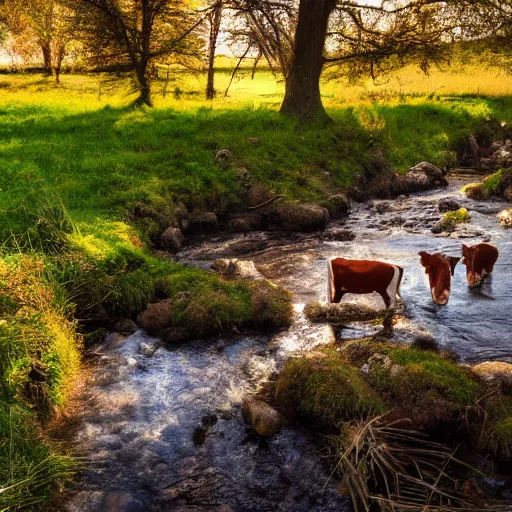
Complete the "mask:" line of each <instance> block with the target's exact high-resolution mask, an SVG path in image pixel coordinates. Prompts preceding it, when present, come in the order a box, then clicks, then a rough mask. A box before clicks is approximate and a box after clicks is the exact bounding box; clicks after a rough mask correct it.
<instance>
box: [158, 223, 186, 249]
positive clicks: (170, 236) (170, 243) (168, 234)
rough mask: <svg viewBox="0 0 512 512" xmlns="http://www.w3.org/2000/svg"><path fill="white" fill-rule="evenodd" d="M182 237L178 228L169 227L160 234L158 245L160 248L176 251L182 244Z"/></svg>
mask: <svg viewBox="0 0 512 512" xmlns="http://www.w3.org/2000/svg"><path fill="white" fill-rule="evenodd" d="M184 239H185V237H184V236H183V233H182V232H181V230H180V229H178V228H173V227H170V228H167V229H166V230H165V231H164V232H163V233H162V234H161V235H160V246H161V247H162V249H167V250H168V251H173V252H178V251H179V250H180V249H181V246H182V245H183V240H184Z"/></svg>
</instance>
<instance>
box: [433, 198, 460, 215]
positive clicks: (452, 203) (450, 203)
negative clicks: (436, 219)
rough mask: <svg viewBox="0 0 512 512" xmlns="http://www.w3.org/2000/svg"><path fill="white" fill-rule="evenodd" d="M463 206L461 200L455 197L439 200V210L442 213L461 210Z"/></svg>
mask: <svg viewBox="0 0 512 512" xmlns="http://www.w3.org/2000/svg"><path fill="white" fill-rule="evenodd" d="M461 208H462V205H461V204H460V202H459V201H457V199H455V198H453V197H445V198H443V199H440V200H439V211H440V212H441V213H445V212H455V211H457V210H460V209H461Z"/></svg>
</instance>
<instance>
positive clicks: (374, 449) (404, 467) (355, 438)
mask: <svg viewBox="0 0 512 512" xmlns="http://www.w3.org/2000/svg"><path fill="white" fill-rule="evenodd" d="M333 441H334V445H335V449H336V453H337V457H338V463H337V465H336V468H335V470H336V472H338V473H339V475H340V476H341V477H342V479H343V484H344V486H345V487H346V488H347V489H348V493H349V494H350V497H351V499H352V505H353V507H354V510H355V511H356V512H359V511H364V512H368V511H369V510H372V509H373V508H372V507H373V505H374V504H377V506H378V507H379V508H380V509H381V510H443V511H445V512H448V511H450V510H459V509H461V508H463V509H465V510H476V509H477V508H480V505H481V503H480V501H479V500H478V497H472V496H470V495H467V494H466V493H464V492H463V491H461V489H460V485H459V483H458V482H457V480H456V479H454V478H453V477H452V476H451V474H452V471H453V469H454V466H455V467H456V466H459V470H460V469H463V470H464V471H465V472H467V469H468V468H467V466H466V465H465V464H464V463H462V462H461V461H459V460H457V459H456V458H455V457H454V454H453V452H452V451H451V450H449V448H448V447H447V446H445V445H443V444H440V443H434V442H432V441H429V440H428V438H427V437H426V436H425V435H424V434H422V433H420V432H418V431H414V430H411V429H410V427H409V424H408V422H407V421H406V420H402V421H398V422H397V421H395V422H390V421H389V420H387V418H386V417H385V416H376V417H373V418H369V419H363V420H353V421H351V422H350V423H347V424H346V425H345V427H344V429H343V432H342V435H341V436H338V437H336V438H334V439H333Z"/></svg>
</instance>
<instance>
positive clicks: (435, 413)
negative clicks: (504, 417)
mask: <svg viewBox="0 0 512 512" xmlns="http://www.w3.org/2000/svg"><path fill="white" fill-rule="evenodd" d="M386 353H387V355H388V356H389V358H390V359H391V361H392V362H393V364H395V365H399V366H400V367H401V369H400V371H398V372H395V373H392V372H389V371H387V370H383V371H379V372H375V373H371V374H370V375H369V377H368V380H369V382H370V384H371V385H372V387H374V389H376V390H378V391H379V392H380V393H381V394H382V396H384V397H385V398H386V399H387V400H388V401H389V402H390V403H393V404H395V406H396V408H397V410H398V411H400V414H401V415H402V416H407V417H410V418H411V419H412V420H413V422H414V424H415V425H416V426H417V427H429V426H432V425H435V424H438V423H444V422H448V423H451V422H453V421H458V419H459V417H460V414H461V413H462V412H463V411H464V409H465V408H466V407H468V406H471V405H473V404H474V403H475V401H476V400H477V399H478V398H479V396H480V394H481V387H480V385H479V384H478V383H477V382H475V380H473V379H472V378H471V374H470V372H469V371H468V370H467V369H465V368H463V367H461V366H459V365H457V364H456V363H453V362H452V361H449V360H447V359H445V358H444V357H443V356H442V355H440V354H435V353H432V352H426V351H423V350H417V349H411V348H400V347H395V348H391V349H389V350H387V351H386Z"/></svg>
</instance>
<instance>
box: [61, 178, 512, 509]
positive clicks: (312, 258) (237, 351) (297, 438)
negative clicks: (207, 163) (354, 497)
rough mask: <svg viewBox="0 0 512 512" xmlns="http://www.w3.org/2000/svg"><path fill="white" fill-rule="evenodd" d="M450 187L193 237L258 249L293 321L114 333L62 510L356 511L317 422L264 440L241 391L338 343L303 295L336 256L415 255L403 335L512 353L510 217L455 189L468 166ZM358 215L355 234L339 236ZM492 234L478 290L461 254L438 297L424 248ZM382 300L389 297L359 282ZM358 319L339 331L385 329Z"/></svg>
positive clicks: (183, 257) (408, 271) (209, 254)
mask: <svg viewBox="0 0 512 512" xmlns="http://www.w3.org/2000/svg"><path fill="white" fill-rule="evenodd" d="M449 181H450V185H449V187H447V188H445V189H440V190H435V191H431V192H428V193H423V194H417V195H414V196H411V197H410V198H405V197H403V198H399V199H397V200H396V201H373V202H370V203H368V204H356V205H354V206H353V210H352V213H351V215H350V216H349V217H348V218H347V219H345V220H340V221H336V222H334V223H332V224H331V225H329V227H328V229H327V231H326V233H324V234H323V235H319V234H318V233H315V234H296V233H286V234H283V233H264V232H253V233H247V234H223V235H219V236H218V237H215V238H212V239H210V240H208V241H207V242H204V243H202V244H200V245H194V246H190V247H187V248H185V250H183V251H182V252H180V253H179V254H178V257H177V259H178V260H179V261H182V262H184V263H189V264H194V265H198V266H202V267H204V268H209V267H210V265H211V263H212V262H213V261H215V260H216V259H218V258H240V259H246V260H253V261H254V262H255V264H256V266H257V268H258V269H259V270H260V272H262V274H263V275H264V276H265V277H267V278H269V279H271V280H272V281H274V282H276V283H278V284H280V285H282V286H285V287H286V288H288V289H289V290H290V291H292V292H293V293H294V296H295V301H294V302H295V305H294V307H295V322H294V325H293V326H292V327H291V328H290V329H289V330H288V331H286V332H281V333H279V334H277V335H275V336H273V337H264V336H240V337H238V338H236V339H233V338H229V339H222V338H218V339H216V340H214V341H213V342H212V341H211V340H210V341H208V342H207V341H201V340H198V341H196V342H193V343H189V344H187V345H183V346H180V347H177V348H174V349H171V350H167V349H165V348H163V347H160V348H157V350H156V352H155V353H154V354H153V355H150V354H151V353H152V352H153V351H154V348H156V346H157V343H158V341H157V340H155V339H152V338H150V337H149V336H148V335H146V334H145V333H144V332H142V331H138V332H136V333H135V334H133V335H131V336H129V337H123V336H120V335H118V334H116V333H112V334H110V335H109V337H108V338H107V340H106V343H105V344H104V345H103V346H102V347H101V349H99V350H98V353H97V354H96V360H95V361H94V368H93V370H92V376H91V383H90V385H89V386H88V390H87V397H86V402H85V406H84V407H83V410H82V412H81V421H82V423H81V425H82V426H81V427H80V430H79V431H78V434H77V438H76V442H77V446H78V448H79V451H80V453H82V454H84V455H85V456H87V458H88V460H90V462H89V463H88V464H87V469H86V470H85V471H84V472H83V473H82V474H81V475H80V478H79V480H78V482H77V485H76V489H75V490H74V491H73V493H72V494H71V496H70V499H69V500H68V502H67V504H66V505H65V508H64V510H66V511H68V512H89V511H98V510H100V511H116V512H138V511H181V512H192V511H212V512H265V511H289V512H295V511H296V512H302V511H304V512H305V511H308V512H324V511H325V512H329V511H338V512H340V511H341V512H342V511H349V510H350V506H349V503H348V500H347V498H346V497H343V496H341V495H340V494H339V492H338V491H337V489H336V484H337V481H336V480H335V479H329V472H328V466H327V462H326V459H325V455H326V454H324V453H321V452H320V451H319V447H318V444H317V443H316V442H315V441H316V440H315V439H313V438H312V436H311V434H310V433H308V432H306V431H303V430H300V429H298V428H296V427H292V426H289V425H287V426H285V428H284V429H283V431H282V432H281V433H280V434H279V435H277V436H275V437H273V438H272V439H270V440H268V441H265V442H264V441H262V440H261V439H258V438H257V436H255V435H253V434H252V433H251V431H250V429H249V428H248V427H247V426H246V425H245V424H244V423H243V421H242V418H241V415H240V404H241V401H242V399H243V397H244V396H245V395H246V394H248V393H251V392H253V391H255V390H256V389H257V388H258V386H259V385H261V383H263V382H265V381H266V380H268V379H269V378H272V376H273V375H275V372H276V371H278V370H279V368H280V367H281V366H282V364H283V363H284V361H285V360H286V359H288V358H289V357H293V356H297V355H301V354H304V353H306V352H308V351H311V350H314V349H315V348H316V347H319V346H321V345H324V344H327V343H331V342H332V341H333V335H332V331H331V329H330V327H328V326H325V325H313V324H311V323H310V322H309V321H308V320H307V319H306V318H305V316H304V314H303V307H304V304H305V303H307V302H309V301H316V300H325V288H326V261H327V259H328V258H331V257H334V256H343V257H348V258H354V259H377V260H382V261H388V262H393V263H397V264H399V265H402V266H403V267H404V269H405V273H404V279H403V282H402V287H401V295H402V298H403V300H404V302H405V305H406V307H405V313H404V314H403V315H401V316H399V318H398V320H397V322H396V325H395V328H394V334H393V336H394V338H395V340H396V341H400V342H405V343H407V342H411V341H412V340H414V338H415V337H417V336H423V335H425V334H429V335H431V336H433V337H434V338H435V339H436V340H437V341H438V343H439V345H440V346H441V347H442V348H445V349H450V350H452V351H455V352H457V353H458V354H459V356H460V357H461V359H462V360H463V361H465V362H471V363H473V362H480V361H485V360H501V361H510V362H512V329H511V327H512V322H511V320H510V318H509V317H508V314H510V311H512V290H511V286H510V284H511V283H512V237H511V236H510V235H511V232H510V231H507V230H505V229H503V228H501V227H500V225H499V222H498V219H497V218H496V214H497V213H498V212H499V211H501V210H503V209H504V208H505V206H506V205H505V203H501V202H497V201H485V202H474V201H471V200H468V199H466V198H465V197H464V196H463V195H462V194H460V193H459V192H458V190H459V189H460V188H461V187H462V185H464V184H465V183H468V182H470V181H477V179H474V178H473V179H472V178H471V177H463V178H458V177H452V178H450V179H449ZM445 197H449V198H456V199H457V201H459V202H460V203H461V205H462V206H465V207H467V208H468V210H469V211H470V214H471V217H472V221H471V223H470V224H467V225H464V226H462V227H460V228H458V229H457V231H456V232H455V234H453V235H452V236H451V237H448V236H441V235H434V234H432V232H431V227H432V226H433V225H434V224H435V223H436V222H437V221H438V220H439V219H440V216H441V214H440V213H439V211H438V208H437V203H438V201H439V200H440V199H442V198H445ZM340 229H349V230H351V231H353V232H354V234H355V235H356V237H355V239H354V240H353V241H346V242H336V241H329V240H328V238H332V236H331V235H332V234H333V233H335V232H336V230H340ZM484 240H491V241H492V243H493V244H494V245H496V246H497V247H498V248H499V250H500V259H499V260H498V262H497V264H496V266H495V270H494V273H493V275H492V276H491V277H489V278H488V279H487V281H486V282H485V284H484V285H483V287H482V288H480V289H477V290H470V289H469V288H468V286H467V284H466V280H465V266H463V265H462V264H459V265H458V266H457V267H456V272H455V277H454V278H453V280H452V293H451V296H450V300H449V303H448V305H447V306H445V307H439V306H436V305H435V304H434V303H433V302H432V299H431V296H430V291H429V286H428V281H427V276H426V275H425V274H424V269H423V267H421V266H420V264H419V256H418V252H419V251H423V250H424V251H427V252H437V251H442V252H445V253H447V254H449V255H453V256H457V255H458V256H460V255H461V243H462V242H464V243H466V244H472V243H476V242H480V241H484ZM354 299H357V300H358V301H363V302H367V303H370V304H374V305H380V303H379V301H381V299H380V297H379V296H377V295H375V296H373V295H370V296H350V295H347V296H346V298H345V299H344V300H354ZM378 329H379V327H375V326H374V325H372V324H369V323H363V322H357V323H353V324H350V325H349V326H347V327H345V328H343V329H340V330H339V331H338V332H336V333H335V334H336V338H337V339H338V340H341V341H342V340H344V339H352V338H357V337H362V336H367V335H371V334H373V333H375V332H376V331H377V330H378Z"/></svg>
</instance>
